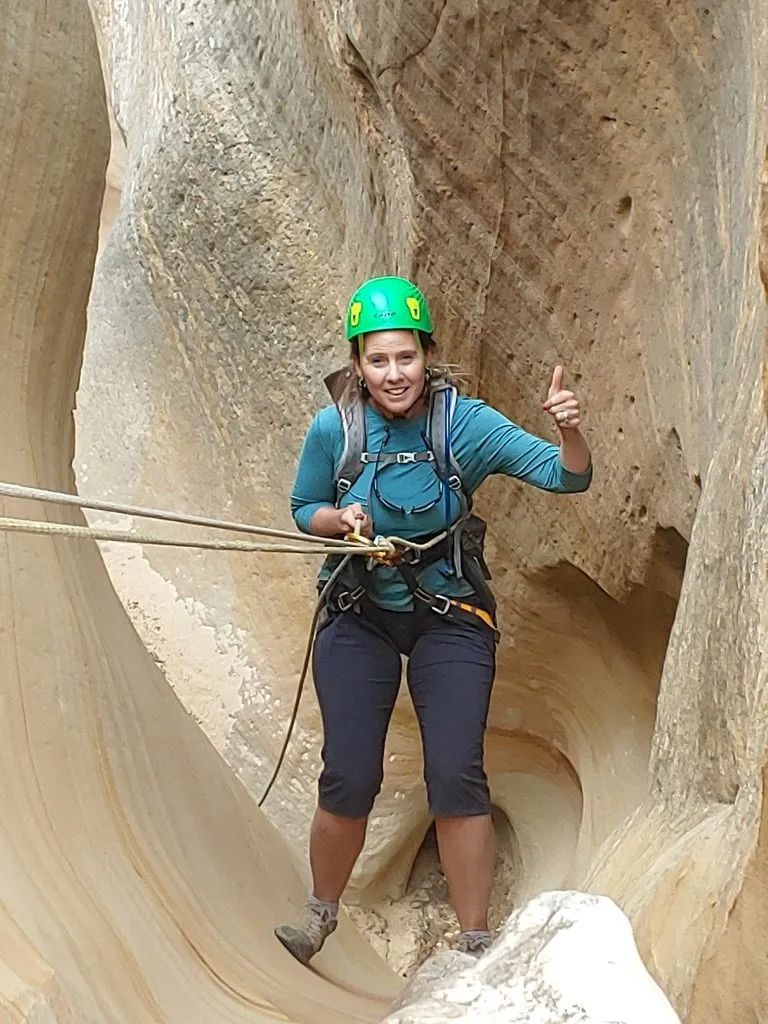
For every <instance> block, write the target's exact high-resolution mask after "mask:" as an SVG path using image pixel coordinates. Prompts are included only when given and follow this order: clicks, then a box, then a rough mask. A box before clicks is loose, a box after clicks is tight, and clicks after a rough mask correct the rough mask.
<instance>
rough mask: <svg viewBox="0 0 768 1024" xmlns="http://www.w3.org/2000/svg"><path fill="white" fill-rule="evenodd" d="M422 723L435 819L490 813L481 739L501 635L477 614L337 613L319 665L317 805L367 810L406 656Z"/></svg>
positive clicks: (320, 640) (355, 814)
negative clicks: (471, 616) (474, 616)
mask: <svg viewBox="0 0 768 1024" xmlns="http://www.w3.org/2000/svg"><path fill="white" fill-rule="evenodd" d="M401 654H405V655H407V656H408V666H407V680H408V688H409V690H410V694H411V699H412V701H413V706H414V709H415V711H416V716H417V718H418V721H419V728H420V730H421V741H422V747H423V751H424V779H425V781H426V784H427V796H428V799H429V807H430V810H431V812H432V814H433V815H435V816H436V817H462V816H469V815H476V814H488V813H490V809H491V803H490V797H489V794H488V782H487V779H486V775H485V770H484V767H483V740H484V736H485V727H486V722H487V719H488V705H489V703H490V698H491V688H492V686H493V677H494V673H495V669H496V640H495V636H494V634H493V632H492V631H491V630H490V629H489V628H488V627H487V626H486V625H484V624H483V623H482V622H481V621H480V620H478V621H477V622H475V621H474V620H473V621H470V620H469V617H466V618H465V617H462V618H461V619H459V618H449V617H448V616H442V615H437V614H435V613H434V612H433V611H431V610H430V609H428V608H424V609H418V610H416V611H414V612H392V611H385V610H384V609H379V608H374V610H373V611H371V612H368V611H359V612H357V611H353V610H352V609H350V610H347V611H338V612H335V613H332V614H331V617H330V619H329V621H328V622H327V624H326V625H324V626H322V628H321V629H320V631H319V633H318V635H317V637H316V640H315V647H314V655H313V671H314V680H315V690H316V691H317V697H318V701H319V703H320V711H321V714H322V718H323V734H324V743H323V755H322V756H323V771H322V774H321V776H320V782H319V804H320V807H322V808H323V809H324V810H326V811H330V812H331V813H332V814H338V815H342V816H344V817H349V818H363V817H367V815H368V814H369V813H370V811H371V808H372V806H373V802H374V800H375V798H376V795H377V794H378V792H379V790H380V788H381V782H382V778H383V761H384V741H385V738H386V734H387V728H388V726H389V720H390V718H391V716H392V710H393V708H394V706H395V699H396V697H397V693H398V690H399V688H400V678H401V661H400V655H401Z"/></svg>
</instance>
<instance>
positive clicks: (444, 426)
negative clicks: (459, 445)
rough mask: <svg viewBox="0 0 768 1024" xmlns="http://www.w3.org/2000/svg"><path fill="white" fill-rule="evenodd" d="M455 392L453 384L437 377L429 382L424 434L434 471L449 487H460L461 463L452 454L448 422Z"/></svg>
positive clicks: (450, 420)
mask: <svg viewBox="0 0 768 1024" xmlns="http://www.w3.org/2000/svg"><path fill="white" fill-rule="evenodd" d="M458 397H459V393H458V391H457V390H456V387H455V385H453V384H450V383H449V382H448V381H445V380H439V381H436V382H435V383H434V384H432V385H431V388H430V393H429V414H428V417H427V438H428V441H429V447H430V448H431V449H432V453H433V454H434V456H435V471H436V473H437V475H438V476H439V477H440V479H441V480H442V481H443V483H446V484H448V486H449V487H450V488H451V490H454V491H462V492H463V483H462V477H461V466H460V465H459V463H458V462H457V461H456V459H455V458H454V456H453V451H452V446H451V426H452V423H453V414H454V412H455V411H456V402H457V401H458Z"/></svg>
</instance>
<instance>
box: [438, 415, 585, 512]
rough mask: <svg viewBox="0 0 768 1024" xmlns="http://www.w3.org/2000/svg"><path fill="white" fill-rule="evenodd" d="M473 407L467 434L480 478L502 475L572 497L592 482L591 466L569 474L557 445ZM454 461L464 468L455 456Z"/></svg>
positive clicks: (504, 419) (501, 417)
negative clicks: (561, 459)
mask: <svg viewBox="0 0 768 1024" xmlns="http://www.w3.org/2000/svg"><path fill="white" fill-rule="evenodd" d="M472 404H473V406H474V409H473V410H472V412H473V415H472V417H471V419H470V422H469V424H468V426H469V428H470V429H469V430H468V431H467V434H468V435H471V438H472V442H473V444H474V445H475V446H476V451H477V453H478V455H479V457H480V462H481V463H482V471H481V475H482V478H484V477H486V476H490V475H491V474H492V473H503V474H505V475H506V476H513V477H516V478H517V479H518V480H523V481H525V483H527V484H533V486H534V487H540V488H541V489H542V490H545V491H555V492H557V493H560V494H572V493H577V492H579V491H586V490H587V488H588V487H589V485H590V483H591V482H592V465H591V463H590V466H589V468H588V469H587V470H586V471H585V472H584V473H571V472H570V470H567V469H566V468H565V466H564V465H563V464H562V462H561V461H560V449H559V447H558V446H557V445H556V444H551V443H550V442H549V441H544V440H542V439H541V438H540V437H536V436H535V435H533V434H529V433H528V432H527V431H526V430H523V428H522V427H519V426H518V425H517V424H516V423H513V422H512V421H511V420H508V419H507V417H506V416H503V415H502V414H501V413H500V412H498V411H497V410H496V409H492V408H491V407H490V406H488V405H486V404H485V403H484V402H473V403H472ZM466 440H467V441H469V436H467V438H466ZM457 457H458V459H459V464H460V465H463V463H462V459H461V457H460V456H459V455H458V452H457ZM479 482H480V481H478V483H479ZM473 489H474V488H473Z"/></svg>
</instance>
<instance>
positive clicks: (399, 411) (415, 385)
mask: <svg viewBox="0 0 768 1024" xmlns="http://www.w3.org/2000/svg"><path fill="white" fill-rule="evenodd" d="M354 362H355V369H356V370H357V373H358V375H359V376H360V377H362V378H363V380H364V381H365V383H366V385H367V386H368V394H369V396H370V398H371V400H372V402H373V404H374V405H375V406H376V407H377V408H378V411H379V412H382V413H384V415H386V416H407V415H408V414H410V413H414V412H417V411H418V412H420V411H421V408H420V403H419V399H420V398H421V395H422V392H423V391H424V385H425V383H426V378H425V374H426V369H427V365H428V363H429V356H426V357H425V355H424V352H423V351H422V348H421V343H420V341H419V340H418V335H417V334H416V332H415V331H406V330H397V331H373V332H372V333H371V334H366V335H365V336H364V337H361V338H360V355H359V357H357V356H356V357H355V360H354Z"/></svg>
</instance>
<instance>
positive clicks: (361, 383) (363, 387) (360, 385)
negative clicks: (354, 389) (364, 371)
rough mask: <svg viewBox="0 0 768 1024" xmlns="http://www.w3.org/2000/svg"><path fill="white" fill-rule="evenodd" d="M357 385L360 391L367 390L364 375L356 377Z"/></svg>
mask: <svg viewBox="0 0 768 1024" xmlns="http://www.w3.org/2000/svg"><path fill="white" fill-rule="evenodd" d="M357 386H358V389H359V390H360V391H367V390H368V385H367V384H366V383H365V377H358V378H357Z"/></svg>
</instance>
